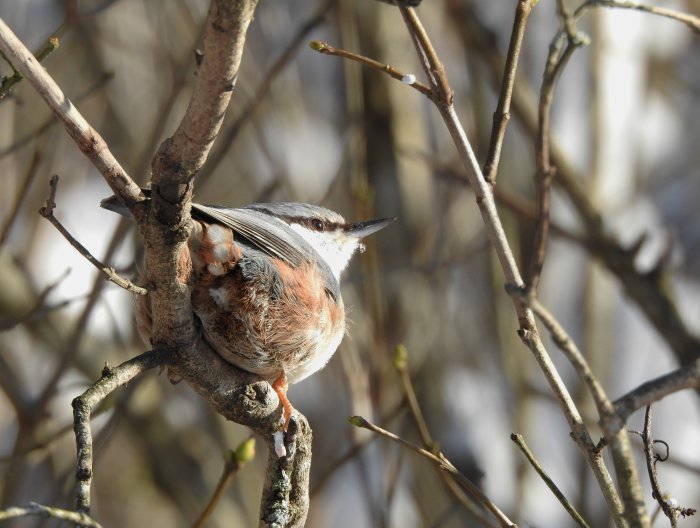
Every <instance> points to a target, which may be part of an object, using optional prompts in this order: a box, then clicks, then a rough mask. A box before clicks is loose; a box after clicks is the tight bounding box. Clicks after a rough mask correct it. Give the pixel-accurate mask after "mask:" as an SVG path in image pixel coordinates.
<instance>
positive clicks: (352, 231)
mask: <svg viewBox="0 0 700 528" xmlns="http://www.w3.org/2000/svg"><path fill="white" fill-rule="evenodd" d="M394 220H396V218H395V217H394V218H379V219H377V220H367V221H366V222H357V223H355V224H350V225H349V226H347V227H346V228H345V234H346V235H347V236H351V237H354V238H364V237H366V236H369V235H371V234H373V233H376V232H377V231H379V230H380V229H384V228H385V227H386V226H388V225H389V224H390V223H392V222H393V221H394Z"/></svg>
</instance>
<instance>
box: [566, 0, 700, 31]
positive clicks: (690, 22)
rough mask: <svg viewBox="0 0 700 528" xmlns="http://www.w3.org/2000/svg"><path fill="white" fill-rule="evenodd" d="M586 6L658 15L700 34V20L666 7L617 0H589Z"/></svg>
mask: <svg viewBox="0 0 700 528" xmlns="http://www.w3.org/2000/svg"><path fill="white" fill-rule="evenodd" d="M584 6H594V7H612V8H617V9H633V10H635V11H642V12H644V13H649V14H652V15H658V16H661V17H665V18H670V19H672V20H676V21H678V22H681V23H682V24H685V25H686V26H688V27H689V28H690V29H692V30H693V31H695V32H696V33H700V18H698V17H696V16H694V15H689V14H687V13H681V12H679V11H674V10H673V9H667V8H665V7H657V6H648V5H644V4H638V3H636V2H621V1H616V0H588V1H587V2H586V3H585V4H584ZM582 7H583V6H582ZM580 9H581V8H579V10H580Z"/></svg>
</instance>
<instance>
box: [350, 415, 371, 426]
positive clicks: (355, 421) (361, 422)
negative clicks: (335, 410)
mask: <svg viewBox="0 0 700 528" xmlns="http://www.w3.org/2000/svg"><path fill="white" fill-rule="evenodd" d="M348 422H350V425H354V426H355V427H362V428H366V427H367V420H365V419H364V418H363V417H362V416H350V417H349V418H348Z"/></svg>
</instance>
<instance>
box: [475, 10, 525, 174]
mask: <svg viewBox="0 0 700 528" xmlns="http://www.w3.org/2000/svg"><path fill="white" fill-rule="evenodd" d="M532 8H533V1H532V0H518V4H517V6H516V8H515V20H514V21H513V30H512V31H511V34H510V43H509V44H508V53H507V55H506V63H505V66H504V68H503V80H502V81H501V89H500V90H499V92H498V104H497V105H496V111H495V112H494V113H493V126H492V127H491V139H490V141H489V151H488V154H487V155H486V163H484V178H485V179H486V181H487V182H489V184H491V186H493V185H495V184H496V175H497V174H498V163H499V161H500V159H501V147H502V146H503V140H504V139H505V136H506V127H507V126H508V121H510V101H511V97H512V95H513V87H514V86H515V78H516V72H517V71H518V61H519V58H520V49H521V47H522V43H523V37H524V36H525V26H526V25H527V20H528V18H529V17H530V13H531V12H532Z"/></svg>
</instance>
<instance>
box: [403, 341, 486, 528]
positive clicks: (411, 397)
mask: <svg viewBox="0 0 700 528" xmlns="http://www.w3.org/2000/svg"><path fill="white" fill-rule="evenodd" d="M394 367H396V370H398V371H399V375H400V376H401V384H402V385H403V390H404V393H405V394H406V400H407V401H408V407H409V409H410V410H411V415H412V416H413V421H414V422H415V424H416V427H417V428H418V433H419V434H420V437H421V442H422V443H423V447H424V448H425V449H427V450H429V451H430V452H431V453H434V454H437V455H438V456H439V457H442V458H444V455H443V454H442V452H440V450H439V448H438V446H437V445H436V444H435V442H434V441H433V438H432V435H431V434H430V431H429V430H428V425H427V424H426V422H425V418H424V417H423V411H422V410H421V408H420V404H419V403H418V398H417V397H416V391H415V390H414V388H413V382H412V381H411V374H410V372H409V371H408V350H407V349H406V347H405V346H404V345H399V346H397V347H396V352H395V353H394ZM439 474H440V476H441V477H442V479H443V483H444V484H445V487H446V488H447V491H448V492H450V494H452V496H453V497H454V498H455V499H456V500H457V501H458V502H459V503H460V504H461V505H462V506H463V507H464V508H465V509H466V510H467V511H468V512H469V513H470V514H471V515H473V516H474V517H475V518H476V519H478V520H479V521H480V522H481V523H483V524H484V525H486V526H490V525H491V520H490V519H487V518H485V517H484V516H483V515H482V513H481V511H479V508H478V507H477V506H476V505H475V504H474V503H473V502H472V501H471V500H469V498H468V497H467V496H465V495H464V494H463V493H462V492H461V491H460V490H459V488H458V483H457V481H456V480H455V479H454V477H452V476H451V475H450V474H448V473H445V472H444V471H440V472H439Z"/></svg>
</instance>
